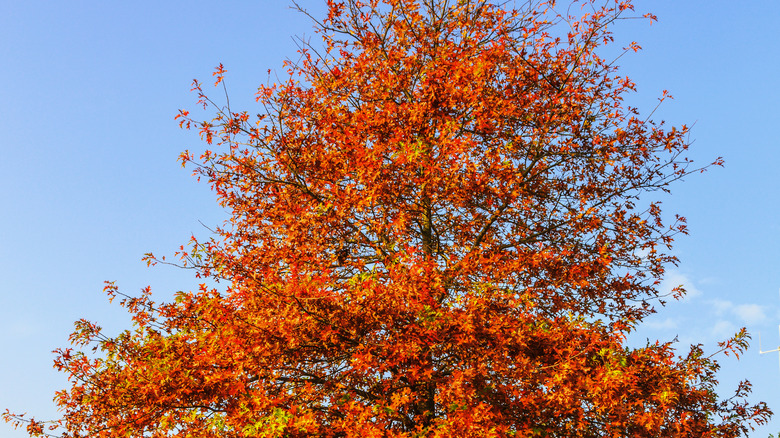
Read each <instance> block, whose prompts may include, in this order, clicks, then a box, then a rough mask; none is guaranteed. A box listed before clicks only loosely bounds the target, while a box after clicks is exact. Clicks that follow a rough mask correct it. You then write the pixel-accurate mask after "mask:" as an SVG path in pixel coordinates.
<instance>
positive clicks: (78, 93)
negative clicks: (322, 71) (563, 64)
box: [0, 0, 780, 438]
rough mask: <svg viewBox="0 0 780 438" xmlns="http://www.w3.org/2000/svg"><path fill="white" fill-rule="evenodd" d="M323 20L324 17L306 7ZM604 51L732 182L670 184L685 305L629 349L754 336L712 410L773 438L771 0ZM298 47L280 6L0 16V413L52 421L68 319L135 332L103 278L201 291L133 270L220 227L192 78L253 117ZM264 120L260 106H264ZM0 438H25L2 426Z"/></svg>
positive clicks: (661, 8) (661, 2)
mask: <svg viewBox="0 0 780 438" xmlns="http://www.w3.org/2000/svg"><path fill="white" fill-rule="evenodd" d="M301 2H302V3H303V4H304V5H305V6H307V7H310V8H311V9H312V11H313V12H314V13H315V14H317V11H322V10H323V7H322V4H323V3H324V1H320V0H301ZM636 5H637V11H638V12H648V11H650V12H653V13H655V14H656V15H658V18H659V22H657V23H654V24H653V25H652V26H651V25H649V23H648V22H646V21H640V20H633V21H627V22H624V23H621V24H620V26H619V27H618V28H617V34H616V37H617V40H618V41H619V42H623V43H628V42H629V41H631V40H636V41H638V42H639V44H640V45H641V46H642V47H643V50H642V51H640V52H639V53H638V54H631V55H629V56H626V57H623V58H621V61H620V63H621V65H623V66H624V70H623V71H624V72H625V73H626V74H628V75H629V76H631V77H632V78H633V79H634V80H635V81H636V82H637V84H638V89H639V92H638V93H637V94H635V95H633V96H632V97H631V98H630V99H629V101H630V102H631V103H632V104H636V105H637V106H639V108H640V110H641V111H643V112H645V113H646V112H648V111H649V110H651V109H652V107H654V106H655V102H656V100H655V99H656V98H657V97H658V96H660V93H661V91H662V90H664V89H668V90H669V91H670V92H671V94H672V95H673V96H674V97H675V100H673V101H671V102H667V103H665V104H664V105H663V106H662V107H661V108H660V109H659V111H658V112H657V113H656V114H655V116H654V118H655V119H661V118H663V119H666V120H667V121H668V122H669V123H672V124H674V125H679V124H683V123H687V124H692V123H694V122H695V127H694V129H693V133H692V137H691V138H692V140H695V142H694V145H693V150H692V152H691V157H692V158H693V159H694V160H696V161H697V162H699V163H705V162H708V161H712V160H713V159H715V158H717V157H718V156H723V157H724V159H725V161H726V166H725V167H724V168H722V169H713V170H712V171H710V172H707V173H705V174H703V175H696V176H693V177H690V178H688V179H687V180H686V181H685V182H683V183H682V184H678V185H677V186H676V188H675V190H674V194H673V195H671V196H665V197H663V200H664V206H665V209H666V210H667V211H669V213H670V214H671V213H675V212H676V213H680V214H682V215H684V216H686V217H687V218H688V220H689V226H690V229H691V234H690V235H689V236H687V237H682V238H680V239H679V240H678V242H677V245H676V254H677V255H678V256H679V257H680V259H681V264H680V266H679V267H678V268H676V269H673V270H671V271H670V273H669V276H668V278H667V281H666V284H665V285H664V287H671V285H676V284H681V283H682V284H684V285H685V286H686V287H687V289H688V290H689V292H690V296H689V297H688V298H686V299H685V300H684V301H682V302H676V303H672V304H671V305H669V306H667V308H665V309H661V310H660V312H659V313H658V314H657V315H654V316H653V317H651V318H650V319H648V320H647V322H646V324H645V325H644V326H643V327H642V328H641V330H640V332H639V333H637V334H636V335H635V336H634V337H632V338H631V342H633V343H640V342H641V343H643V342H644V340H645V338H650V339H651V340H655V339H661V340H671V339H672V338H674V337H675V336H677V337H678V338H679V340H680V343H679V346H680V348H681V350H682V351H686V350H687V347H686V346H687V344H690V343H699V342H700V343H703V344H704V345H705V350H707V351H714V349H715V347H716V345H715V344H716V342H717V341H718V340H723V339H724V338H725V337H727V336H728V335H730V334H733V333H734V332H735V331H736V330H737V329H738V328H739V327H742V326H747V327H748V329H749V330H750V331H751V332H752V333H753V334H754V335H756V336H755V339H754V343H753V346H751V349H750V350H749V351H748V352H746V354H745V355H744V356H743V358H742V359H741V360H740V361H738V362H737V361H734V360H733V359H730V358H725V359H724V360H723V361H722V364H723V368H722V370H721V373H720V377H721V379H720V380H721V382H722V383H723V385H722V394H723V395H724V396H727V395H729V394H728V393H729V392H730V391H731V390H732V389H733V388H734V387H735V382H737V381H738V380H740V379H743V378H747V379H749V380H750V381H751V382H752V383H753V385H754V393H753V397H752V399H753V400H764V401H767V402H768V403H770V406H772V407H773V408H774V409H775V411H776V412H778V416H777V418H776V419H775V420H774V421H773V422H772V423H771V424H770V425H769V426H768V427H764V428H761V429H760V430H759V431H758V432H756V433H755V434H754V435H753V436H757V437H761V438H764V437H766V436H767V435H768V434H769V433H770V432H771V433H777V432H778V431H780V391H779V390H780V367H778V355H777V353H773V354H768V355H763V356H760V355H759V354H758V339H757V333H758V331H761V332H762V342H763V347H764V349H765V350H768V349H773V348H776V346H777V345H778V343H780V338H778V327H777V326H778V324H779V323H780V296H779V295H778V291H779V290H780V270H778V264H779V262H780V252H778V248H780V206H779V204H778V192H779V191H780V171H778V170H777V166H778V163H780V148H778V135H777V129H778V127H780V122H778V121H777V120H776V119H777V114H778V110H777V102H778V101H780V88H779V87H778V86H777V77H778V73H777V72H778V70H779V69H780V68H779V67H780V45H779V44H778V43H779V42H780V31H778V27H777V23H778V22H780V2H776V1H772V0H757V1H752V2H738V3H735V2H733V1H726V0H714V1H708V2H704V1H694V0H691V1H684V2H683V1H673V0H655V1H651V0H637V1H636ZM293 35H298V36H301V35H306V36H312V35H313V34H312V32H311V26H310V22H309V21H308V19H307V18H305V17H303V16H302V15H300V14H297V13H295V12H293V11H291V10H289V9H288V7H287V2H286V1H283V0H256V1H231V2H218V3H217V2H205V1H189V2H158V1H155V2H151V1H137V2H103V1H79V0H76V1H68V2H65V1H57V2H55V1H45V2H44V1H40V0H26V1H11V0H5V1H0V66H1V67H2V68H0V205H2V206H3V208H2V213H0V278H2V282H0V330H2V336H0V352H1V353H0V410H4V409H5V408H10V409H11V410H12V411H17V412H20V411H27V412H30V413H34V414H36V415H37V416H39V417H40V418H46V417H54V416H56V412H55V410H54V405H53V403H52V402H51V398H52V396H53V393H54V391H55V390H57V389H61V388H63V387H65V386H66V381H65V378H64V376H63V375H59V374H57V373H56V372H55V371H54V370H53V369H52V366H51V364H52V359H53V357H54V356H53V355H52V353H51V351H52V350H53V349H55V348H57V347H61V346H66V345H67V336H68V334H69V333H70V331H71V329H72V323H73V321H74V320H76V319H78V318H82V317H84V318H87V319H90V320H93V321H97V322H99V323H100V324H101V325H103V326H104V327H105V328H106V330H107V331H108V332H109V333H112V332H114V333H115V332H116V331H118V330H120V329H122V328H124V327H126V326H127V325H128V318H127V317H126V316H125V314H124V312H123V311H122V310H121V309H120V308H119V306H117V305H110V304H108V303H107V301H106V299H105V296H104V295H103V294H102V285H103V281H104V280H113V281H116V282H117V284H118V285H119V287H120V289H121V290H122V291H124V292H126V293H131V294H132V293H135V292H137V291H138V290H140V289H141V288H142V287H144V286H146V285H151V286H152V288H153V291H155V293H156V294H157V295H159V296H160V297H168V296H170V295H171V293H172V292H174V291H176V290H182V289H185V290H186V289H191V288H194V287H195V286H196V284H197V282H196V279H194V278H192V277H191V276H190V275H189V273H188V272H187V271H182V270H178V269H176V268H171V267H161V266H158V267H154V268H146V266H145V264H144V263H143V262H141V257H142V255H143V254H144V253H146V252H149V251H152V252H154V253H155V254H158V255H163V254H172V253H173V252H174V251H175V250H176V248H178V246H179V245H180V244H184V243H186V242H187V240H188V239H189V236H190V235H191V233H195V234H198V235H200V236H206V235H207V234H208V232H207V230H206V229H205V228H204V227H203V225H201V223H200V222H202V223H203V224H205V225H208V226H214V225H217V224H219V223H221V221H222V220H223V219H224V217H225V213H224V212H222V211H220V210H219V209H218V207H217V206H216V203H215V202H214V197H213V196H212V194H211V193H210V192H209V190H208V187H207V186H206V185H205V184H197V183H196V182H195V180H194V179H193V178H191V177H190V171H189V170H186V169H182V168H181V167H180V166H179V165H178V163H177V161H176V157H177V155H178V154H179V152H181V151H182V150H184V149H187V148H190V149H195V150H198V149H199V148H200V146H201V145H200V142H199V140H198V139H197V136H196V135H195V134H194V133H192V132H186V131H182V130H180V129H179V128H178V126H177V124H176V123H175V122H174V120H173V117H174V116H175V115H176V113H177V110H178V109H179V108H190V109H194V108H196V106H195V96H194V95H193V94H192V93H190V92H189V88H190V83H191V81H192V79H193V78H199V79H202V80H204V81H208V80H209V79H210V78H211V72H212V71H213V68H214V67H215V66H216V65H217V64H219V63H223V64H224V65H225V67H226V68H227V70H228V75H227V84H228V87H229V92H230V96H231V104H232V106H233V107H234V108H239V107H240V108H246V109H249V110H250V112H251V111H252V110H254V106H253V99H252V97H253V94H254V92H255V90H256V88H257V86H258V85H259V84H261V83H263V82H264V80H265V78H266V71H267V70H268V69H269V68H271V69H279V68H280V67H281V62H282V60H283V59H284V58H285V57H287V56H290V57H294V55H295V50H296V45H295V42H294V40H293V39H292V38H291V37H292V36H293ZM258 111H259V109H258ZM0 435H2V436H4V437H8V438H16V437H22V436H26V434H24V433H23V432H22V431H13V430H12V429H11V428H10V427H9V426H7V425H3V424H0Z"/></svg>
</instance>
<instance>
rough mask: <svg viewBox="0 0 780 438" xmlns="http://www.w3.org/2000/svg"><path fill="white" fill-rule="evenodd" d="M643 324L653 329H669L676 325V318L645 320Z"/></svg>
mask: <svg viewBox="0 0 780 438" xmlns="http://www.w3.org/2000/svg"><path fill="white" fill-rule="evenodd" d="M643 324H644V326H645V327H647V328H649V329H653V330H670V329H675V328H677V326H678V323H677V319H675V318H666V319H664V320H663V321H653V320H650V321H645V322H644V323H643Z"/></svg>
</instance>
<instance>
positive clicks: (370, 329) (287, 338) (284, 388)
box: [6, 0, 771, 437]
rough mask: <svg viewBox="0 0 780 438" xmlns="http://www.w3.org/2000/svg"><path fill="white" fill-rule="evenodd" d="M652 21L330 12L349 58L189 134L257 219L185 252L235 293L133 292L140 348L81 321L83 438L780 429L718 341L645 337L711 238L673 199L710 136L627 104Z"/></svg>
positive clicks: (218, 178) (469, 3)
mask: <svg viewBox="0 0 780 438" xmlns="http://www.w3.org/2000/svg"><path fill="white" fill-rule="evenodd" d="M567 7H568V9H567ZM560 10H566V12H559V11H560ZM632 10H633V7H632V5H631V3H630V1H612V0H610V1H606V2H597V1H595V0H580V1H574V2H572V3H571V4H570V5H566V6H564V7H563V8H562V9H561V5H556V2H555V1H550V2H541V1H531V2H527V3H524V4H523V5H522V6H521V7H519V8H517V7H516V6H515V7H514V9H513V8H510V7H509V5H508V3H503V2H498V3H497V2H491V1H488V0H459V1H454V0H345V1H335V0H329V1H328V15H327V17H326V18H324V19H323V20H321V21H317V20H316V19H315V23H316V26H317V29H318V32H319V35H320V36H321V37H322V41H323V44H322V46H321V47H320V46H313V45H306V44H304V45H303V46H302V48H301V50H300V59H299V60H298V61H296V62H292V61H290V62H287V64H286V68H287V73H288V77H287V78H286V79H283V80H280V81H279V82H278V83H273V84H270V83H269V84H267V85H264V86H261V87H260V88H259V90H258V93H257V101H258V102H259V104H260V105H261V106H262V113H261V114H259V115H258V116H257V117H254V116H251V115H250V113H249V112H246V111H238V112H235V111H233V110H232V109H231V108H230V107H229V106H220V105H218V104H216V103H214V101H212V100H211V99H210V98H209V97H207V95H206V93H205V92H204V90H203V87H202V85H201V84H200V83H198V82H196V83H195V84H194V90H195V91H196V92H197V93H198V95H199V98H200V100H199V102H200V103H201V104H203V106H204V107H205V108H212V109H214V110H215V112H216V114H215V116H214V118H213V119H211V120H207V121H198V120H196V119H195V118H194V117H192V116H191V115H190V113H189V112H188V111H184V110H182V111H181V113H180V114H179V115H178V116H177V117H178V118H179V120H180V123H181V126H183V127H186V128H187V129H190V128H195V129H199V130H200V133H201V135H202V137H203V138H204V139H205V141H206V142H207V143H208V144H209V145H211V146H209V149H208V150H206V151H205V152H203V153H202V154H200V155H199V156H198V157H196V155H195V154H192V153H189V152H185V153H184V154H182V161H183V163H184V164H191V165H194V166H195V169H196V174H198V176H199V177H204V178H206V179H208V181H209V183H210V184H211V186H212V187H213V189H214V191H215V193H216V194H217V197H218V200H219V202H220V204H221V205H222V206H224V207H226V208H227V209H228V210H229V211H230V213H231V217H230V220H229V222H228V223H226V224H225V225H224V226H223V227H221V228H218V229H216V230H215V231H214V236H213V237H211V238H210V239H208V240H205V241H203V240H198V239H196V238H194V237H193V240H192V242H191V244H190V245H189V246H188V247H186V248H185V247H184V246H183V247H182V248H181V251H180V252H179V253H178V255H179V256H180V257H181V262H180V263H182V264H183V265H184V266H187V267H189V268H192V269H194V270H195V272H196V274H197V276H198V277H199V278H204V279H211V280H214V281H217V282H219V283H220V284H221V285H224V287H222V288H220V287H210V286H207V285H206V284H204V285H202V286H201V288H200V289H199V290H196V291H190V292H180V293H177V295H176V298H175V300H174V301H173V302H164V303H160V304H157V303H154V302H153V301H152V299H151V294H150V291H149V290H148V289H147V290H146V291H144V293H143V294H142V295H141V296H139V297H128V296H125V299H124V300H123V301H122V305H124V306H125V307H127V309H128V310H129V311H130V312H131V313H132V315H133V319H134V324H135V326H134V328H133V329H132V330H128V331H125V332H123V333H121V334H120V335H118V336H116V337H107V336H105V335H103V334H102V333H101V331H100V328H99V327H98V326H97V325H95V324H93V323H90V322H88V321H80V322H78V323H77V329H76V331H75V332H74V334H73V335H72V338H71V339H72V341H73V343H74V344H75V347H76V350H73V349H63V350H60V351H59V356H58V358H57V360H56V366H57V367H58V368H59V369H60V370H62V371H64V372H65V373H67V374H68V376H69V377H70V379H71V381H72V386H71V387H70V389H68V390H66V391H62V392H59V393H58V394H57V396H56V401H57V403H58V404H59V406H60V407H61V408H62V409H63V418H62V419H61V420H59V421H58V422H57V423H55V426H59V427H61V429H60V430H62V431H63V432H62V436H68V437H87V436H89V437H109V436H110V437H141V436H149V437H170V436H176V437H189V436H197V437H254V436H269V437H270V436H279V437H282V436H284V437H298V436H300V437H304V436H324V437H339V436H360V437H370V436H399V437H400V436H406V437H413V436H426V437H450V436H475V437H483V436H517V437H605V436H610V437H628V436H632V437H633V436H637V437H643V436H645V437H672V436H673V437H678V436H696V437H698V436H722V437H734V436H739V435H740V434H742V433H745V432H746V431H748V430H749V429H750V428H751V427H752V425H753V424H755V423H759V424H761V423H763V422H765V421H766V420H767V419H768V416H769V415H770V413H771V412H770V411H769V410H768V409H767V408H766V406H765V405H764V404H757V405H755V406H751V405H749V404H748V403H747V402H746V401H745V396H746V394H747V393H748V392H749V384H748V383H747V382H745V383H743V384H741V385H740V386H739V387H738V388H737V390H736V393H735V395H734V397H732V398H730V399H726V400H723V401H720V400H718V397H717V394H716V393H715V390H714V389H715V384H716V383H717V382H716V378H715V373H716V371H717V369H718V364H717V362H716V361H715V359H714V356H705V355H704V353H703V350H702V348H701V346H692V347H691V349H690V352H689V353H688V354H686V355H682V356H678V355H677V353H676V352H675V349H674V346H673V344H671V343H660V342H656V343H652V344H648V345H647V346H645V347H642V348H628V347H627V346H626V344H625V339H626V336H627V334H628V333H630V332H631V331H632V330H633V329H635V328H636V326H637V325H638V324H639V323H640V322H641V321H642V319H643V318H644V317H646V316H647V315H649V314H651V313H652V312H654V311H655V308H656V307H657V306H659V305H662V304H663V301H662V299H663V298H664V297H661V296H659V291H658V284H659V281H660V279H661V278H662V277H663V273H664V268H665V266H668V265H669V264H673V263H675V262H676V259H675V258H674V257H672V256H670V255H669V254H668V251H669V249H670V248H671V244H672V241H673V238H674V237H675V236H676V235H677V234H679V233H685V232H686V228H685V221H684V219H683V218H682V217H677V218H676V220H675V222H674V223H672V224H671V225H665V224H664V222H663V220H662V219H663V218H664V216H662V213H661V209H660V205H659V203H657V202H654V200H653V199H652V194H653V192H654V191H668V190H669V188H670V185H671V184H672V183H673V182H675V181H677V180H679V179H681V178H683V177H684V176H686V175H688V174H690V173H693V172H698V171H700V170H703V169H702V168H696V167H694V166H693V164H692V163H691V162H690V161H689V160H688V159H686V158H685V155H684V154H685V151H686V150H687V148H688V142H687V141H686V137H687V134H688V132H689V130H688V128H687V127H686V126H682V127H679V128H677V127H671V128H666V127H665V125H664V124H663V123H655V122H653V121H651V120H649V119H648V118H643V117H641V116H640V115H639V112H638V111H637V110H636V109H634V108H630V107H626V106H625V104H624V102H623V98H624V96H626V94H627V93H630V92H631V91H633V90H634V84H633V83H632V82H631V80H630V79H628V78H626V77H623V76H620V75H619V74H618V69H617V67H616V66H615V65H614V63H612V62H610V61H608V60H605V59H603V58H602V57H600V56H599V54H598V53H599V52H600V51H601V50H603V47H604V46H606V45H608V44H610V43H611V42H612V37H611V33H610V29H611V27H612V25H613V24H614V23H615V22H616V20H618V19H620V18H623V17H625V16H626V15H627V14H630V13H631V11H632ZM576 16H579V18H577V17H576ZM646 18H648V19H650V20H653V19H654V17H653V16H651V15H647V16H646ZM638 48H639V47H638V45H636V44H635V43H632V45H631V46H630V47H629V48H627V49H626V50H628V51H631V50H633V51H636V50H638ZM224 74H225V69H224V68H223V67H222V66H221V65H220V66H219V68H218V69H217V71H216V72H215V76H216V83H215V85H216V84H219V83H220V82H222V80H223V77H224ZM666 97H668V96H667V95H666V93H664V96H663V97H662V99H663V98H666ZM713 164H716V165H717V164H719V161H716V162H715V163H713ZM705 167H706V166H705ZM648 198H650V199H648ZM148 261H149V263H151V264H153V263H157V262H159V261H164V259H159V260H158V259H157V258H155V257H154V256H153V255H151V254H150V255H148ZM166 263H167V262H166ZM106 290H107V292H108V294H109V295H110V297H111V298H113V297H115V296H116V295H117V294H119V292H118V290H117V288H116V287H115V286H114V285H113V284H108V285H107V287H106ZM682 294H684V291H683V290H682V289H679V290H678V291H677V293H676V295H675V296H676V297H679V296H681V295H682ZM746 341H747V334H746V333H745V332H744V330H743V331H742V332H740V333H738V334H737V335H736V336H735V338H733V339H731V340H728V341H726V342H724V343H722V344H721V348H722V350H721V352H725V353H726V354H729V353H735V354H739V353H740V352H741V351H743V350H744V348H746V345H747V343H746ZM89 344H94V351H95V353H96V354H88V352H84V351H79V350H83V349H85V348H86V347H87V345H89ZM6 420H9V421H15V422H17V424H21V422H24V421H25V420H24V419H23V418H21V417H19V416H14V415H12V414H10V413H6ZM27 424H28V429H29V430H30V432H31V434H32V435H35V434H41V433H43V429H44V426H45V424H44V423H41V422H38V421H35V420H31V422H29V423H27Z"/></svg>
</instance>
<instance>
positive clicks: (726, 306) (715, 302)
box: [707, 298, 734, 316]
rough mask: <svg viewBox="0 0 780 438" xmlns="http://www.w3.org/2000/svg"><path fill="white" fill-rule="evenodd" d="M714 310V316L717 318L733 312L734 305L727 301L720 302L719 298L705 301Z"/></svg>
mask: <svg viewBox="0 0 780 438" xmlns="http://www.w3.org/2000/svg"><path fill="white" fill-rule="evenodd" d="M707 302H708V303H709V304H710V305H711V306H712V307H714V309H715V314H716V315H718V316H721V315H723V314H724V313H726V312H728V311H731V310H734V303H732V302H731V301H729V300H722V299H720V298H713V299H711V300H708V301H707Z"/></svg>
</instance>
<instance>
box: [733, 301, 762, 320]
mask: <svg viewBox="0 0 780 438" xmlns="http://www.w3.org/2000/svg"><path fill="white" fill-rule="evenodd" d="M733 311H734V313H735V314H736V315H737V316H739V317H740V318H741V319H742V321H744V322H745V324H750V325H753V324H760V323H762V322H764V321H765V320H766V314H764V307H763V306H761V305H758V304H740V305H738V306H736V307H734V309H733Z"/></svg>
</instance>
